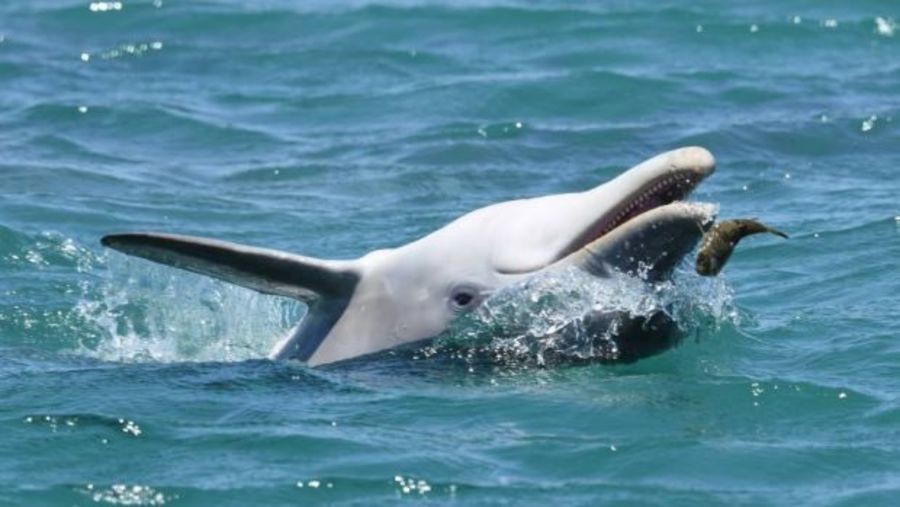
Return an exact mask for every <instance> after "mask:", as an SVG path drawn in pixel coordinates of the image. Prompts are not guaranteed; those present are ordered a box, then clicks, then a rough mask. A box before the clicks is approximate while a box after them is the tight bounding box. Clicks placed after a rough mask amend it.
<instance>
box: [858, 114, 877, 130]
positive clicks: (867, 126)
mask: <svg viewBox="0 0 900 507" xmlns="http://www.w3.org/2000/svg"><path fill="white" fill-rule="evenodd" d="M876 121H878V116H877V115H874V114H873V115H872V116H869V118H868V119H866V120H864V121H863V122H862V126H861V127H860V130H862V131H863V132H868V131H870V130H872V129H873V128H875V122H876Z"/></svg>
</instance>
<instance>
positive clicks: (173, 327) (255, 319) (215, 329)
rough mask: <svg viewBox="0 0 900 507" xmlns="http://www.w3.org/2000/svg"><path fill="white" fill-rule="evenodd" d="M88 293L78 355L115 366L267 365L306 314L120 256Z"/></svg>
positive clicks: (282, 302)
mask: <svg viewBox="0 0 900 507" xmlns="http://www.w3.org/2000/svg"><path fill="white" fill-rule="evenodd" d="M82 289H83V290H82V292H83V296H82V298H81V300H80V301H79V302H78V304H77V305H76V307H75V309H74V314H75V318H76V320H78V321H79V323H80V326H81V329H82V332H81V333H80V334H81V335H82V338H81V339H80V342H79V344H78V351H79V352H80V353H82V354H84V355H87V356H91V357H96V358H99V359H103V360H108V361H125V362H144V361H159V362H175V361H241V360H247V359H258V358H262V357H265V356H266V354H267V353H268V352H269V349H270V348H271V346H272V344H273V343H274V342H275V341H277V339H278V338H280V337H281V336H283V335H284V334H285V333H286V332H287V331H288V330H289V329H290V328H291V327H292V326H293V325H295V324H296V323H297V322H299V320H300V316H301V315H302V312H303V310H302V307H301V305H300V304H299V303H297V302H295V301H292V300H288V299H282V298H276V297H271V296H264V295H261V294H257V293H255V292H252V291H250V290H246V289H242V288H239V287H235V286H231V285H226V284H224V283H221V282H217V281H215V280H211V279H209V278H206V277H202V276H199V275H193V274H190V273H184V272H181V271H174V270H172V269H170V268H166V267H163V266H156V265H153V264H150V263H148V262H146V261H141V260H137V259H128V258H124V257H123V256H120V255H118V254H113V255H112V256H111V258H110V261H109V263H108V271H107V273H106V277H105V278H103V279H102V280H101V281H100V282H99V283H98V284H94V285H90V284H88V285H86V286H84V287H83V288H82ZM84 330H90V331H89V332H87V333H85V332H84Z"/></svg>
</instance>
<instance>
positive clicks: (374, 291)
mask: <svg viewBox="0 0 900 507" xmlns="http://www.w3.org/2000/svg"><path fill="white" fill-rule="evenodd" d="M714 167H715V160H714V159H713V156H712V155H711V154H710V153H709V152H708V151H707V150H705V149H703V148H699V147H689V148H681V149H678V150H674V151H670V152H667V153H663V154H661V155H658V156H656V157H654V158H652V159H649V160H647V161H645V162H643V163H641V164H639V165H637V166H635V167H633V168H631V169H629V170H628V171H625V172H624V173H622V174H621V175H619V176H618V177H616V178H614V179H612V180H611V181H609V182H607V183H604V184H602V185H600V186H597V187H595V188H593V189H590V190H587V191H584V192H578V193H568V194H557V195H549V196H544V197H536V198H531V199H521V200H514V201H507V202H502V203H498V204H493V205H490V206H487V207H484V208H481V209H478V210H475V211H472V212H470V213H468V214H465V215H463V216H461V217H459V218H457V219H456V220H454V221H452V222H450V223H449V224H447V225H446V226H444V227H442V228H441V229H438V230H437V231H434V232H433V233H431V234H429V235H427V236H425V237H423V238H421V239H419V240H416V241H413V242H411V243H408V244H406V245H402V246H399V247H396V248H391V249H385V250H376V251H373V252H370V253H368V254H366V255H364V256H363V257H360V258H358V259H353V260H321V259H315V258H310V257H304V256H300V255H294V254H290V253H286V252H280V251H276V250H268V249H263V248H254V247H249V246H243V245H237V244H233V243H227V242H222V241H216V240H210V239H203V238H196V237H190V236H179V235H171V234H158V233H129V234H114V235H109V236H105V237H104V238H103V239H102V243H103V245H104V246H107V247H110V248H113V249H116V250H119V251H121V252H124V253H126V254H129V255H135V256H138V257H143V258H145V259H149V260H151V261H154V262H159V263H162V264H167V265H170V266H174V267H177V268H181V269H185V270H188V271H193V272H195V273H201V274H204V275H208V276H212V277H215V278H218V279H221V280H224V281H227V282H230V283H234V284H237V285H240V286H243V287H247V288H250V289H253V290H256V291H259V292H262V293H266V294H275V295H279V296H287V297H292V298H296V299H299V300H301V301H303V302H305V303H306V304H308V305H309V312H308V314H307V316H306V317H304V319H303V320H302V321H301V323H300V324H299V325H298V326H297V327H296V328H295V329H294V330H293V331H292V332H291V333H290V334H289V336H287V337H286V338H285V339H284V340H282V341H281V342H280V343H278V344H277V345H276V346H275V348H274V349H273V350H272V352H271V354H270V357H271V358H273V359H298V360H301V361H306V362H307V364H309V365H311V366H315V365H321V364H327V363H333V362H336V361H341V360H345V359H350V358H353V357H357V356H361V355H365V354H371V353H374V352H378V351H382V350H385V349H389V348H392V347H397V346H400V345H404V344H409V343H413V342H417V341H420V340H424V339H427V338H431V337H434V336H437V335H438V334H440V333H441V332H442V331H444V330H446V329H447V327H448V326H449V324H450V323H451V321H453V319H454V318H455V317H456V316H457V315H459V314H460V313H462V312H468V311H471V310H472V309H474V308H476V307H477V306H478V305H479V304H481V302H483V301H484V300H485V299H486V298H487V297H489V296H490V295H491V294H492V293H493V292H494V291H496V290H498V289H501V288H503V287H506V286H509V285H511V284H514V283H517V282H520V281H522V280H524V279H525V278H527V277H530V276H533V275H535V274H537V273H539V272H543V271H545V270H553V269H568V268H571V267H575V268H577V269H583V270H585V271H587V272H589V273H591V274H593V275H595V276H607V275H609V274H610V273H611V272H612V271H621V272H626V273H636V272H637V271H638V270H639V269H640V270H641V273H643V276H644V277H645V278H646V279H647V280H648V281H650V282H653V281H657V280H663V279H665V278H666V277H668V276H669V274H670V273H671V271H672V270H673V269H674V267H675V265H676V264H677V263H678V262H680V261H681V259H682V258H683V257H684V255H686V254H687V253H688V252H689V251H690V250H692V249H693V248H694V246H696V244H697V242H698V241H699V239H700V238H701V237H702V235H703V232H704V228H705V227H706V226H707V225H708V224H709V223H710V222H711V220H712V217H711V216H710V214H709V211H707V210H705V209H704V208H701V207H698V206H695V205H691V204H688V203H683V202H679V201H680V200H681V199H684V198H685V197H686V196H687V195H688V194H689V193H690V192H691V191H692V190H693V189H694V188H695V187H696V186H697V185H698V184H699V183H700V182H701V181H702V180H703V179H704V178H706V177H707V176H709V175H710V174H712V172H713V170H714ZM601 320H602V319H601ZM628 327H629V326H624V327H623V328H628ZM632 327H633V326H632ZM638 327H640V326H638Z"/></svg>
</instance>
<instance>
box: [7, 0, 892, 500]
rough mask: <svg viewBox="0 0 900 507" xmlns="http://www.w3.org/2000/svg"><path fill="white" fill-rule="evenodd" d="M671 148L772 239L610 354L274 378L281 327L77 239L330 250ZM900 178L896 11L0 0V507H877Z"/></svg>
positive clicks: (705, 196)
mask: <svg viewBox="0 0 900 507" xmlns="http://www.w3.org/2000/svg"><path fill="white" fill-rule="evenodd" d="M685 145H701V146H705V147H707V148H708V149H710V150H711V151H712V152H713V153H714V154H715V155H716V157H717V159H718V169H717V172H716V174H715V175H714V176H713V177H711V178H710V179H709V180H707V181H706V182H705V183H704V184H703V185H702V186H701V187H700V189H699V190H698V191H697V192H696V193H695V199H697V200H699V201H704V202H710V203H714V204H716V205H718V206H719V209H720V216H722V217H759V218H760V219H762V220H764V221H766V222H767V223H770V224H771V225H773V226H776V227H777V228H780V229H783V230H785V231H787V232H788V233H790V234H791V239H790V240H787V241H784V240H781V239H779V238H776V237H774V236H772V237H762V236H759V237H753V238H750V239H746V240H744V242H742V243H741V245H740V247H739V248H738V249H737V251H736V253H735V254H734V256H733V257H732V259H731V261H730V263H729V265H728V266H727V267H726V269H725V271H724V273H723V275H722V276H721V277H719V278H717V279H715V280H705V279H704V280H701V279H699V277H697V276H696V275H693V274H692V273H691V271H690V269H689V268H685V269H683V270H681V271H680V272H679V273H678V275H677V276H676V278H675V281H674V283H673V285H672V287H670V290H671V291H672V292H673V293H675V298H676V299H677V300H679V301H681V302H682V303H681V305H682V307H683V309H684V311H683V312H682V314H681V315H680V317H679V318H680V321H681V324H683V325H684V326H685V328H686V329H689V333H688V337H687V338H686V339H685V341H684V342H683V344H682V345H681V346H679V347H677V348H675V349H673V350H670V351H668V352H666V353H664V354H662V355H660V356H657V357H654V358H651V359H647V360H643V361H640V362H638V363H635V364H632V365H606V364H598V363H592V362H588V363H586V364H585V363H583V362H577V363H567V362H561V363H559V364H549V365H541V364H539V362H538V361H536V360H534V359H535V358H534V357H533V356H529V354H530V353H531V352H529V351H527V350H526V351H524V352H522V353H521V354H519V355H518V356H516V358H513V357H512V355H510V354H503V353H499V351H502V350H506V349H504V348H503V345H504V343H503V342H502V340H501V339H500V338H497V339H496V340H495V339H493V338H492V337H491V336H487V338H485V337H484V336H483V335H484V334H485V333H484V330H485V329H489V328H486V327H485V326H489V325H490V324H489V323H480V324H479V323H477V322H476V323H474V324H472V323H470V324H471V325H472V326H474V327H475V330H474V331H472V329H469V331H471V332H460V333H457V336H455V337H452V339H451V340H450V342H451V343H450V344H445V345H437V346H427V347H423V348H421V349H418V350H413V351H411V352H410V351H407V352H404V353H396V354H385V355H383V356H379V357H375V358H367V359H362V360H357V361H351V362H349V363H346V364H342V365H335V366H331V367H327V368H320V369H310V368H306V367H304V366H303V365H299V364H291V363H278V362H270V361H267V360H264V359H263V358H264V357H265V355H266V353H267V352H268V350H269V348H270V347H271V345H272V344H273V343H274V342H275V341H276V340H277V338H278V337H279V336H281V335H282V334H283V333H284V332H286V330H287V329H288V328H290V327H291V326H292V325H293V324H294V323H295V322H296V321H297V320H298V319H299V318H300V316H301V315H302V314H303V312H304V308H303V307H302V306H301V305H299V304H297V303H294V302H291V301H288V300H282V299H278V298H274V297H267V296H262V295H257V294H255V293H252V292H249V291H246V290H243V289H239V288H235V287H230V286H226V285H224V284H221V283H219V282H215V281H211V280H207V279H205V278H202V277H199V276H196V275H191V274H187V273H183V272H177V271H175V270H172V269H168V268H165V267H161V266H156V265H152V264H150V263H148V262H145V261H142V260H137V259H129V258H126V257H125V256H122V255H120V254H115V253H110V252H108V251H104V250H103V249H102V248H101V247H100V245H99V238H100V237H101V236H102V235H104V234H107V233H110V232H115V231H125V230H158V231H168V232H179V233H186V234H197V235H204V236H212V237H216V238H221V239H226V240H231V241H239V242H243V243H250V244H256V245H264V246H270V247H274V248H281V249H285V250H291V251H296V252H301V253H304V254H307V255H315V256H321V257H332V258H351V257H355V256H358V255H361V254H363V253H365V252H367V251H370V250H372V249H375V248H380V247H386V246H393V245H398V244H402V243H404V242H407V241H409V240H412V239H414V238H417V237H419V236H421V235H423V234H425V233H427V232H429V231H431V230H433V229H435V228H437V227H439V226H440V225H442V224H444V223H446V222H447V221H449V220H451V219H453V218H455V217H456V216H458V215H460V214H461V213H464V212H466V211H468V210H471V209H475V208H477V207H480V206H483V205H485V204H488V203H492V202H497V201H501V200H506V199H511V198H516V197H523V196H535V195H542V194H549V193H557V192H565V191H574V190H580V189H585V188H589V187H591V186H594V185H596V184H598V183H600V182H602V181H604V180H606V179H608V178H610V177H612V176H614V175H616V174H618V173H619V172H620V171H621V170H623V169H625V168H627V167H630V166H631V165H633V164H635V163H638V162H640V161H641V160H643V159H645V158H647V157H650V156H652V155H654V154H656V153H659V152H662V151H665V150H669V149H673V148H676V147H679V146H685ZM898 174H900V4H898V3H897V2H896V1H893V0H880V1H876V0H862V1H857V2H841V3H839V2H821V1H812V0H805V1H803V0H801V1H774V0H765V1H760V2H744V3H742V4H735V3H733V2H719V1H702V2H693V3H692V5H691V6H687V4H686V3H682V2H674V1H667V0H664V1H653V0H645V1H624V0H623V1H610V2H603V3H598V4H592V5H584V4H582V3H581V2H566V1H546V2H524V1H522V2H520V1H505V2H503V1H500V2H494V1H490V0H487V1H478V2H423V3H418V2H402V1H401V2H380V3H371V2H338V3H336V2H293V1H289V0H265V1H258V2H251V1H249V0H243V1H241V0H203V1H201V0H198V1H188V0H155V1H153V0H146V1H142V0H122V1H121V2H119V1H112V2H109V1H98V2H92V1H90V0H40V1H32V0H5V1H3V2H2V3H0V505H3V506H7V505H9V506H18V505H29V506H31V505H66V506H71V505H80V506H84V505H102V504H110V505H178V506H191V505H235V506H238V505H267V506H275V505H308V504H334V505H366V506H368V505H387V504H394V503H398V502H406V501H408V502H426V503H429V504H461V505H601V504H602V505H615V504H618V505H665V506H673V505H686V506H687V505H689V506H696V505H787V504H801V505H822V506H850V505H866V506H870V505H896V504H897V498H898V495H900V325H898V319H897V312H898V309H900V176H898ZM562 282H565V280H563V281H560V280H557V281H556V282H555V283H562ZM572 283H573V284H575V285H578V284H579V283H580V282H577V281H573V282H572ZM563 285H565V284H563ZM580 288H581V289H585V287H583V286H580ZM566 289H567V290H568V289H571V287H566ZM586 290H588V293H589V294H588V295H587V296H588V297H589V296H590V292H591V290H593V289H591V288H590V287H589V286H588V287H587V289H586ZM621 294H622V297H623V298H624V299H628V298H629V297H630V296H628V292H627V291H625V292H622V293H621ZM632 302H633V301H632ZM563 306H564V305H563ZM497 307H498V308H503V307H508V308H510V312H509V314H508V316H509V317H510V319H509V320H510V321H513V322H518V323H521V321H519V320H517V319H516V316H517V315H520V314H519V313H517V312H521V311H522V307H521V306H517V304H516V302H515V301H514V300H512V301H509V300H507V301H501V302H500V303H498V304H497ZM541 311H542V312H548V314H550V315H556V316H559V315H560V311H561V307H554V306H553V305H550V308H542V309H541ZM554 312H556V313H555V314H554ZM526 313H529V312H526ZM479 326H481V327H479ZM470 335H472V336H474V335H479V339H478V340H475V341H477V342H478V343H477V344H474V343H473V344H469V343H467V341H466V339H467V337H469V336H470ZM473 351H476V352H487V354H479V353H473ZM495 351H496V352H498V353H497V354H493V355H492V354H491V353H492V352H495ZM485 355H487V356H489V357H488V358H487V359H486V358H485V357H483V356H485Z"/></svg>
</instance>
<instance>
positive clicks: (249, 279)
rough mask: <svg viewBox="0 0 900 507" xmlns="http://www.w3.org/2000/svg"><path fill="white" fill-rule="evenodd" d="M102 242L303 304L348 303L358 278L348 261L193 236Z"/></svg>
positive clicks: (139, 235)
mask: <svg viewBox="0 0 900 507" xmlns="http://www.w3.org/2000/svg"><path fill="white" fill-rule="evenodd" d="M100 242H101V243H102V244H103V246H106V247H109V248H112V249H115V250H118V251H120V252H123V253H126V254H128V255H134V256H137V257H143V258H144V259H147V260H151V261H153V262H158V263H160V264H165V265H168V266H173V267H176V268H180V269H184V270H187V271H192V272H194V273H199V274H202V275H207V276H211V277H213V278H218V279H220V280H224V281H226V282H229V283H233V284H235V285H240V286H242V287H247V288H249V289H253V290H255V291H258V292H262V293H264V294H273V295H276V296H285V297H291V298H295V299H300V300H303V301H306V302H310V301H312V300H315V299H320V298H328V299H347V298H349V297H350V295H351V294H352V293H353V290H354V288H355V287H356V284H357V282H358V280H359V274H358V272H357V270H356V268H355V266H354V264H353V262H352V261H330V260H322V259H315V258H312V257H304V256H301V255H294V254H291V253H287V252H281V251H278V250H270V249H266V248H256V247H251V246H246V245H239V244H236V243H229V242H226V241H217V240H213V239H206V238H198V237H194V236H181V235H176V234H159V233H129V234H111V235H108V236H104V237H103V239H102V240H101V241H100Z"/></svg>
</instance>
